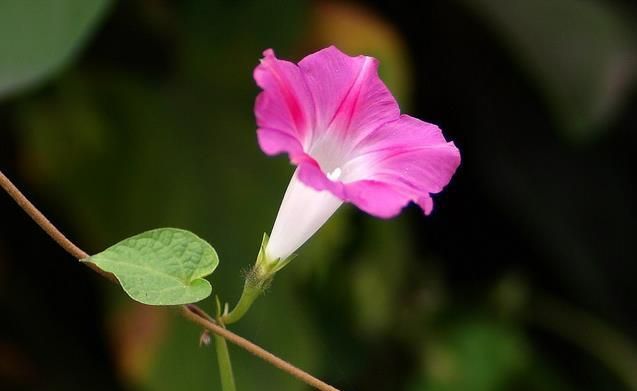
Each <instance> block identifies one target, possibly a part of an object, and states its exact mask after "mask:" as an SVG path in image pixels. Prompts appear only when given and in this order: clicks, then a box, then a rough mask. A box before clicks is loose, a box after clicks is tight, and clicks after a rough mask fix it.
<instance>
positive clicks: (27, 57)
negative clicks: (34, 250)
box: [0, 0, 111, 97]
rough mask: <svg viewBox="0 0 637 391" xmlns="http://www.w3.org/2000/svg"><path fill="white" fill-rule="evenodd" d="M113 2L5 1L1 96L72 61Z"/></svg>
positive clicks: (0, 5) (0, 7) (0, 11)
mask: <svg viewBox="0 0 637 391" xmlns="http://www.w3.org/2000/svg"><path fill="white" fill-rule="evenodd" d="M110 3H111V1H110V0H56V1H38V0H33V1H24V0H3V1H1V2H0V53H2V57H0V97H2V96H4V95H6V94H8V93H10V92H12V91H15V90H16V89H20V88H25V87H28V86H30V85H33V84H35V83H37V82H39V81H41V80H43V79H44V78H46V77H48V76H50V75H51V74H52V73H54V72H56V71H58V70H59V69H60V68H61V67H62V66H63V65H64V64H65V63H67V62H68V61H69V60H70V59H71V58H72V57H73V55H75V54H76V52H77V50H78V49H79V48H80V47H81V46H82V45H83V44H84V42H85V41H86V40H87V38H88V36H89V35H90V34H91V33H92V31H93V29H94V28H95V26H96V24H97V22H99V20H100V19H101V17H103V15H104V14H105V11H106V10H107V8H108V5H109V4H110Z"/></svg>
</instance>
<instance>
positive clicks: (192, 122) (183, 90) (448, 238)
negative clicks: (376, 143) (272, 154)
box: [0, 0, 637, 391]
mask: <svg viewBox="0 0 637 391" xmlns="http://www.w3.org/2000/svg"><path fill="white" fill-rule="evenodd" d="M636 22H637V4H636V3H635V2H634V1H631V0H627V1H620V0H609V1H602V0H452V1H449V0H436V1H421V2H417V3H414V2H410V1H406V0H392V1H390V0H377V1H369V2H362V1H361V2H337V1H285V0H273V1H270V0H268V1H265V0H251V1H243V0H241V1H224V2H221V1H210V0H188V1H179V2H176V1H169V0H130V1H111V0H0V169H2V170H3V171H4V172H5V173H6V174H7V175H9V176H10V177H12V178H13V179H14V180H15V182H16V184H18V185H19V186H20V187H21V188H22V189H23V190H24V191H25V193H26V194H27V195H28V196H29V197H31V199H32V200H33V201H34V202H35V203H36V204H37V205H39V206H40V207H41V208H42V209H43V211H44V212H45V213H46V214H47V215H48V216H49V217H50V218H51V219H52V220H53V221H54V222H55V223H57V224H58V225H59V226H60V228H62V229H63V231H65V232H66V233H67V234H68V235H69V236H70V237H71V238H73V239H74V240H75V241H76V242H77V243H78V244H79V245H80V247H82V248H84V249H85V250H87V251H89V252H92V253H95V252H98V251H101V250H102V249H104V248H106V247H107V246H109V245H111V244H113V243H115V242H117V241H119V240H120V239H122V238H124V237H127V236H130V235H132V234H135V233H138V232H141V231H144V230H146V229H150V228H154V227H161V226H176V227H181V228H185V229H189V230H192V231H194V232H196V233H197V234H198V235H200V236H202V237H203V238H205V239H207V240H208V241H209V242H211V243H212V244H213V246H215V247H216V249H217V251H218V252H219V255H220V258H221V263H220V266H219V268H218V269H217V271H216V272H215V273H214V274H213V275H212V276H211V278H210V280H211V282H212V284H213V289H214V291H215V293H217V294H219V295H220V296H221V297H222V298H223V299H224V300H227V301H230V302H234V300H236V298H237V297H238V295H239V293H240V289H241V285H242V272H243V271H244V270H246V269H247V268H248V267H249V266H250V265H251V264H252V262H253V261H254V258H255V256H256V254H257V250H258V245H259V243H260V239H261V235H262V234H263V232H264V231H269V230H270V228H271V225H272V223H273V221H274V217H275V215H276V212H277V209H278V206H279V202H280V199H281V197H282V195H283V192H284V190H285V186H286V185H287V182H288V180H289V177H290V176H291V173H292V171H293V168H292V167H291V166H290V165H289V163H288V162H287V159H286V158H285V157H278V158H267V157H266V156H265V155H264V154H263V153H261V152H260V150H259V148H258V146H257V143H256V138H255V121H254V118H253V113H252V108H253V104H254V98H255V96H256V94H257V93H258V89H257V88H256V86H255V85H254V82H253V80H252V70H253V68H254V67H255V65H256V64H257V62H258V59H259V58H260V56H261V52H262V51H263V50H264V49H266V48H270V47H271V48H274V49H275V50H276V51H277V53H278V54H279V55H280V56H281V57H282V58H287V59H292V60H294V61H298V60H299V59H301V58H302V57H303V56H305V55H307V54H308V53H310V52H312V51H315V50H317V49H319V48H322V47H325V46H327V45H329V44H336V45H337V46H338V47H339V48H341V49H342V50H344V51H345V52H347V53H349V54H352V55H354V54H368V55H373V56H376V57H378V58H379V59H380V60H381V75H382V77H383V78H384V80H385V81H386V82H387V84H388V85H389V87H390V89H391V90H392V91H393V92H394V93H395V94H396V96H397V98H398V100H399V102H400V104H401V108H402V110H403V112H406V113H409V114H412V115H414V116H417V117H419V118H422V119H425V120H427V121H430V122H434V123H436V124H438V125H440V126H441V128H442V129H443V130H444V131H445V134H446V136H447V137H448V138H450V139H452V140H454V141H455V142H456V144H457V145H458V147H459V148H460V150H461V152H462V154H463V162H462V166H461V167H460V169H459V171H458V173H457V175H456V176H455V177H454V178H453V180H452V182H451V184H450V185H449V186H448V188H447V189H446V190H445V191H444V192H443V193H442V194H440V195H438V196H436V197H435V203H436V206H435V209H434V213H433V215H432V216H430V217H428V218H425V217H423V215H422V213H421V212H420V211H419V210H417V209H416V208H415V207H410V208H409V209H408V210H406V211H405V212H404V213H403V214H402V215H401V216H400V217H398V218H395V219H392V220H389V221H382V220H378V219H375V218H372V217H370V216H367V215H365V214H364V213H362V212H360V211H357V210H356V209H355V208H354V207H352V206H345V207H343V208H341V210H339V212H338V213H337V214H336V215H335V217H334V218H332V219H331V220H330V222H329V223H328V224H327V225H326V226H325V227H324V228H323V229H322V230H321V231H320V232H319V234H317V235H316V236H315V237H314V238H313V239H312V240H311V241H310V242H309V244H308V245H306V246H305V247H304V248H302V249H301V251H300V255H299V257H298V258H297V259H296V260H295V261H294V262H292V264H291V265H290V266H288V267H287V268H286V269H285V271H284V272H282V273H280V274H279V275H278V276H277V278H276V281H275V283H274V284H273V286H272V288H271V289H270V290H269V292H268V294H267V295H266V296H265V297H263V298H262V299H260V300H259V301H258V302H257V303H256V304H255V307H254V308H253V310H252V311H251V312H250V313H249V315H248V316H247V317H246V318H245V319H244V320H242V321H241V322H240V323H239V324H237V326H236V327H235V328H234V330H235V331H236V332H238V333H239V334H241V335H242V336H245V337H247V338H249V339H251V340H253V341H255V342H257V343H258V344H260V345H262V346H264V347H265V348H266V349H268V350H271V351H272V352H273V353H275V354H277V355H280V356H281V357H283V358H285V359H287V360H289V361H291V362H293V363H295V364H296V365H298V366H300V367H301V368H304V369H307V370H309V371H310V372H312V373H313V374H315V375H317V376H319V377H320V378H322V379H325V380H326V381H328V382H329V383H331V384H333V385H335V386H337V387H339V388H342V389H343V390H388V391H395V390H407V391H421V390H422V391H504V390H515V391H524V390H528V391H531V390H604V391H607V390H637V284H635V283H634V276H635V274H636V271H637V248H636V244H637V237H636V233H637V229H636V228H637V227H636V225H637V223H636V221H637V219H636V218H637V211H636V208H635V206H636V203H635V200H636V195H637V194H636V188H635V184H636V182H637V181H636V178H637V172H636V170H635V168H634V163H633V164H631V163H630V162H631V161H633V160H634V150H635V147H636V146H637V142H636V141H637V139H636V137H637V136H636V131H637V88H636V87H637V84H636V83H635V77H636V76H637V23H636ZM202 305H203V306H204V307H205V308H206V309H208V310H209V311H210V312H212V310H213V303H212V300H207V301H205V302H203V303H202ZM199 333H200V330H199V329H197V328H196V327H195V326H193V325H192V324H190V323H188V322H186V321H185V320H183V319H182V318H180V317H179V316H178V315H177V314H176V313H175V312H174V311H171V310H169V309H161V308H152V307H147V306H143V305H139V304H135V303H133V302H131V301H130V300H129V299H128V298H127V297H126V296H125V295H124V293H123V292H122V291H121V290H119V289H117V288H116V287H114V286H112V285H110V284H108V283H107V282H104V281H102V280H101V279H100V278H99V277H98V276H96V275H94V273H92V272H91V271H90V270H88V269H86V268H83V267H80V266H79V265H77V264H76V263H74V262H73V261H72V259H70V257H69V256H68V255H67V254H66V253H64V251H63V250H61V249H60V248H58V247H57V246H56V245H55V244H54V243H53V242H52V241H51V240H50V239H49V238H48V237H47V236H46V235H45V234H44V233H43V232H41V231H40V230H39V229H38V228H37V227H36V226H35V225H34V224H33V223H32V222H31V221H30V220H29V219H28V217H26V216H25V215H24V213H23V212H22V211H21V210H19V209H18V208H17V207H16V205H14V204H13V203H12V202H11V201H10V199H9V198H8V197H7V196H0V389H1V390H85V389H91V390H148V391H164V390H166V391H168V390H192V391H198V390H202V391H204V390H205V391H210V390H218V389H219V388H220V387H219V376H218V373H217V369H216V362H215V355H214V351H213V349H211V348H200V347H199V346H198V338H199ZM231 355H232V357H233V362H234V366H235V374H236V377H237V383H238V384H237V385H238V389H239V390H240V391H246V390H264V391H268V390H274V391H279V390H280V391H295V390H306V389H308V387H306V386H305V385H303V384H301V383H299V382H298V381H296V380H295V379H292V378H290V377H289V376H287V375H285V374H284V373H282V372H280V371H278V370H277V369H275V368H272V367H270V366H269V365H267V364H265V363H264V362H262V361H260V360H258V359H256V358H255V357H252V356H251V355H249V354H248V353H246V352H244V351H242V350H240V349H238V348H235V347H231Z"/></svg>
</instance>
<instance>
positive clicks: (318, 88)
mask: <svg viewBox="0 0 637 391" xmlns="http://www.w3.org/2000/svg"><path fill="white" fill-rule="evenodd" d="M299 68H300V69H301V72H302V73H303V77H304V78H305V80H306V82H307V86H308V88H309V90H310V92H311V95H312V98H313V101H314V104H315V108H316V129H315V134H314V140H317V139H320V138H321V137H323V136H324V135H325V133H331V134H332V135H333V136H336V137H339V138H340V139H341V141H349V142H355V141H356V140H357V139H360V138H362V137H364V136H365V135H366V134H367V133H369V132H371V131H373V130H374V129H376V128H378V127H379V126H380V125H382V124H383V123H385V122H387V121H391V120H395V119H397V118H398V116H399V115H400V110H399V108H398V104H397V103H396V100H395V99H394V97H393V96H392V94H391V92H389V90H388V89H387V87H386V86H385V84H384V83H383V82H382V81H381V80H380V78H379V77H378V60H376V59H374V58H372V57H367V56H358V57H350V56H348V55H346V54H344V53H342V52H341V51H339V50H338V49H336V48H335V47H334V46H330V47H328V48H326V49H323V50H320V51H318V52H316V53H313V54H311V55H309V56H307V57H305V58H304V59H303V60H301V61H300V62H299Z"/></svg>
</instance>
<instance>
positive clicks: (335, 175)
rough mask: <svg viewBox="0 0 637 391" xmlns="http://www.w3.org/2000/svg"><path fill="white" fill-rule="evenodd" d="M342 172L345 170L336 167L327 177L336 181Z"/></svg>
mask: <svg viewBox="0 0 637 391" xmlns="http://www.w3.org/2000/svg"><path fill="white" fill-rule="evenodd" d="M342 173H343V172H342V171H341V168H340V167H336V168H335V169H334V170H332V172H328V173H327V179H329V180H330V181H335V180H337V179H338V178H340V177H341V174H342Z"/></svg>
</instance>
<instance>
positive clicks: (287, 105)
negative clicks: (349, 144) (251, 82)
mask: <svg viewBox="0 0 637 391" xmlns="http://www.w3.org/2000/svg"><path fill="white" fill-rule="evenodd" d="M263 56H264V58H263V59H262V60H261V64H259V65H258V66H257V67H256V69H255V70H254V79H255V80H256V82H257V84H258V85H259V87H261V88H262V89H263V92H261V93H260V94H259V96H258V97H257V101H256V104H255V108H254V112H255V115H256V117H257V125H258V127H259V128H261V129H268V131H264V132H261V135H260V136H259V140H260V144H261V147H262V148H263V147H264V146H266V147H267V148H268V150H266V149H264V150H263V151H264V152H266V153H269V154H271V153H272V151H274V150H276V149H277V148H276V147H275V144H276V142H277V141H276V140H271V141H268V140H266V139H267V138H268V137H270V136H273V137H277V138H278V139H282V138H284V137H283V135H285V136H287V137H288V138H292V139H295V140H297V141H298V144H300V145H304V142H305V140H306V139H308V138H309V137H311V132H312V129H313V127H314V103H313V102H312V97H311V95H310V92H309V90H308V88H307V85H306V83H305V80H304V79H303V76H302V75H301V71H300V70H299V68H298V67H297V66H296V65H295V64H293V63H291V62H288V61H282V60H279V59H277V58H276V57H275V55H274V52H273V51H272V49H268V50H266V51H265V52H263ZM275 131H276V132H278V133H276V132H275ZM288 145H291V144H289V143H288ZM279 149H280V151H284V150H285V149H284V148H279ZM268 151H270V152H268Z"/></svg>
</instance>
